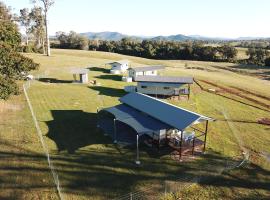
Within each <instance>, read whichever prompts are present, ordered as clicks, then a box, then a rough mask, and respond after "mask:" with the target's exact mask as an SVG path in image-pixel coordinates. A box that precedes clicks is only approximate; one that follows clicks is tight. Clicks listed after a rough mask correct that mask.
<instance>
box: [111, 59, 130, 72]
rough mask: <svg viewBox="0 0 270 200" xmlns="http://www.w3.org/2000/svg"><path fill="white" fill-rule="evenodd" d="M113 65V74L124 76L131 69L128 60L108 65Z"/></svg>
mask: <svg viewBox="0 0 270 200" xmlns="http://www.w3.org/2000/svg"><path fill="white" fill-rule="evenodd" d="M107 64H108V65H111V70H110V73H111V74H122V73H124V72H126V71H127V69H128V68H129V61H128V60H119V61H116V62H111V63H107Z"/></svg>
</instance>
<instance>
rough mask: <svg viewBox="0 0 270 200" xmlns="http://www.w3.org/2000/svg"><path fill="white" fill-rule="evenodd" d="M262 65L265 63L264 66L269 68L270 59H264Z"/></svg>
mask: <svg viewBox="0 0 270 200" xmlns="http://www.w3.org/2000/svg"><path fill="white" fill-rule="evenodd" d="M264 63H265V66H268V67H270V57H268V58H266V59H265V61H264Z"/></svg>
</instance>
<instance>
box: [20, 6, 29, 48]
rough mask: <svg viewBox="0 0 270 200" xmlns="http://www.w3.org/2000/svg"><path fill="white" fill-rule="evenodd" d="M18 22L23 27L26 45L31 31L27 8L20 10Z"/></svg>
mask: <svg viewBox="0 0 270 200" xmlns="http://www.w3.org/2000/svg"><path fill="white" fill-rule="evenodd" d="M19 22H20V24H21V26H23V27H24V29H25V37H26V45H27V46H28V43H29V35H30V32H31V28H30V27H31V26H30V23H31V19H30V15H29V9H28V8H24V9H21V10H20V16H19Z"/></svg>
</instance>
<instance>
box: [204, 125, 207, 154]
mask: <svg viewBox="0 0 270 200" xmlns="http://www.w3.org/2000/svg"><path fill="white" fill-rule="evenodd" d="M207 132H208V120H207V121H206V127H205V132H204V144H203V153H205V149H206V138H207Z"/></svg>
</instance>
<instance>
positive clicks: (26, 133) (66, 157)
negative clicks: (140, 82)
mask: <svg viewBox="0 0 270 200" xmlns="http://www.w3.org/2000/svg"><path fill="white" fill-rule="evenodd" d="M28 56H29V57H32V58H33V59H34V60H35V61H36V62H39V63H40V64H41V67H40V69H39V71H37V72H35V73H36V74H43V75H44V79H41V80H40V81H34V82H32V85H31V87H30V89H29V90H28V93H29V97H30V99H31V101H32V105H33V108H34V111H35V114H36V116H37V119H38V122H39V125H40V127H41V130H42V133H43V135H44V137H43V139H44V141H45V143H46V145H47V146H48V148H49V152H50V155H51V157H52V160H53V164H54V166H55V168H56V172H57V174H58V176H59V180H60V184H61V189H62V193H63V196H64V198H65V199H112V198H117V197H119V196H121V195H125V194H127V193H129V192H132V191H136V190H145V189H148V188H150V191H151V192H150V194H151V195H150V196H152V195H153V194H155V195H156V196H159V192H161V191H163V192H164V190H163V189H164V181H173V182H174V181H175V180H176V179H180V181H179V182H180V183H181V180H183V179H184V178H185V177H193V178H194V177H198V176H200V177H201V181H200V182H199V183H197V184H196V183H194V184H193V185H192V186H191V187H188V188H187V189H185V190H183V191H182V192H181V193H180V194H177V195H176V196H173V195H172V196H171V197H172V198H177V196H180V197H183V198H184V199H241V198H250V199H256V198H266V197H267V195H269V184H270V182H269V181H270V174H269V173H270V172H269V170H270V164H269V160H267V159H266V158H265V156H264V155H269V152H270V145H269V144H270V138H269V130H270V127H269V126H268V127H267V126H264V125H259V124H257V123H256V122H257V120H258V119H259V118H262V117H268V118H270V112H269V111H265V109H264V108H263V107H261V106H259V107H258V108H256V107H255V106H256V105H254V102H250V101H249V100H247V99H245V98H240V97H238V96H235V95H232V94H226V96H227V97H229V98H225V97H222V96H218V95H215V94H212V93H208V92H206V91H202V90H201V89H200V88H199V86H197V85H196V84H194V85H193V86H192V95H191V99H190V101H180V102H178V101H170V102H171V103H173V104H176V105H178V106H182V107H185V108H188V109H190V110H193V111H196V112H199V113H202V114H204V115H207V116H211V117H213V118H215V119H217V121H215V122H212V123H210V129H209V135H208V138H207V139H208V143H207V152H208V153H207V154H206V155H204V156H202V157H200V158H198V159H196V160H194V161H192V162H182V163H179V162H175V161H173V160H172V159H171V158H170V156H169V154H166V153H164V152H163V151H161V152H160V153H158V152H157V151H156V150H154V149H151V148H147V147H143V146H142V150H141V161H142V165H141V166H139V167H138V166H136V165H135V164H134V158H135V149H134V147H129V148H127V147H122V146H119V145H114V144H113V143H112V140H111V139H110V138H109V137H107V136H104V135H103V133H102V132H101V131H99V130H98V129H97V128H96V120H97V114H96V110H97V108H98V107H99V108H100V107H109V106H113V105H116V104H118V98H119V97H121V96H123V95H124V94H125V93H124V92H123V87H124V86H125V85H127V83H124V82H121V81H120V80H121V77H119V76H117V75H116V76H112V75H110V74H108V73H107V71H106V70H107V69H108V68H106V67H105V65H104V63H106V62H109V61H112V60H118V59H129V60H130V61H131V65H132V66H137V65H144V64H164V65H165V66H167V68H166V70H165V71H163V72H162V74H166V75H180V76H181V75H193V76H194V77H195V78H196V79H199V80H208V81H211V82H214V83H218V84H222V85H224V86H226V87H228V88H231V87H232V86H236V87H239V88H241V89H245V90H248V91H251V92H252V93H254V94H258V95H261V96H262V95H263V96H265V97H270V87H269V84H270V82H269V81H267V80H262V79H259V78H257V77H254V76H248V75H243V74H242V73H236V72H232V71H231V70H229V69H230V68H231V67H234V64H229V63H211V62H195V61H160V60H148V59H142V58H136V57H129V56H122V55H119V54H111V53H105V52H89V51H76V50H74V51H72V50H53V51H52V57H50V58H48V57H46V56H42V55H37V54H28ZM74 66H78V67H92V70H91V71H90V72H89V77H90V80H93V79H95V80H97V82H98V83H100V86H91V85H81V84H72V83H69V81H70V80H72V75H71V74H70V73H69V71H70V68H72V67H74ZM45 78H46V79H45ZM48 80H51V81H50V82H48ZM202 84H203V83H202ZM204 86H205V87H207V88H210V87H211V86H209V85H204ZM267 86H268V87H267ZM246 95H247V96H248V97H250V98H254V99H256V100H258V101H261V102H265V103H269V104H270V101H268V100H266V99H263V98H261V97H257V96H255V95H253V94H246ZM8 102H9V103H10V104H11V105H16V104H20V105H22V106H21V108H20V109H17V110H14V111H10V110H6V111H2V112H0V116H1V117H4V116H5V117H6V116H7V117H8V118H6V119H8V120H7V122H4V123H3V124H0V126H1V130H4V131H1V134H0V136H1V141H6V142H5V143H7V145H6V146H7V147H6V149H5V150H2V151H3V152H4V153H5V154H8V155H9V156H4V157H3V158H4V159H2V160H1V162H0V167H1V169H2V168H3V169H5V171H4V173H5V174H4V175H5V176H3V177H4V180H5V181H4V182H2V183H0V186H1V188H4V189H5V188H7V187H9V188H8V189H9V190H7V189H6V190H5V191H3V190H1V191H0V197H2V196H3V197H13V196H12V195H15V194H18V195H21V196H23V197H24V198H25V199H29V198H33V199H35V198H37V197H42V199H53V198H57V192H56V189H55V187H54V184H53V179H52V176H51V174H50V171H49V169H48V166H47V164H46V159H45V157H44V156H43V154H42V148H41V145H40V143H39V140H38V137H37V135H36V133H35V129H34V126H33V123H32V121H31V115H30V112H29V111H28V109H27V105H26V102H25V99H24V97H23V96H19V97H14V98H13V99H11V100H10V101H8ZM241 102H242V103H241ZM245 103H246V104H250V106H249V105H246V104H245ZM1 105H2V104H1ZM3 105H4V104H3ZM3 110H4V109H3ZM228 119H229V120H228ZM15 127H16V128H15ZM15 139H16V141H17V142H14V140H15ZM25 140H26V141H27V142H26V143H24V142H23V141H25ZM14 144H15V145H16V148H13V146H14ZM243 147H244V148H245V149H247V150H248V152H249V154H250V160H249V163H248V164H245V165H244V166H242V167H240V168H237V169H233V170H229V171H224V172H223V173H222V174H218V173H217V172H218V171H221V170H223V169H224V168H225V167H226V166H228V164H230V163H232V162H233V163H234V162H236V163H237V162H238V161H240V160H241V159H242V158H243V155H242V149H243ZM17 148H18V150H17ZM17 151H18V152H19V153H18V152H17ZM22 152H23V153H22ZM5 154H4V155H5ZM20 154H23V155H22V156H21V155H20ZM19 158H20V159H19ZM27 161H30V162H27ZM14 169H16V170H20V169H21V170H20V173H18V171H15V170H14ZM9 175H14V176H13V177H15V178H9V177H8V176H9ZM28 175H29V176H28ZM217 175H218V176H217ZM1 176H2V174H1ZM33 177H36V178H33ZM13 179H14V180H13ZM1 180H2V178H1ZM32 180H33V181H32ZM22 185H25V186H27V187H22ZM179 185H181V184H179ZM151 188H153V189H151ZM154 188H155V189H154ZM12 190H13V191H15V192H11V191H12ZM30 190H31V191H33V192H31V193H28V191H30ZM6 191H7V192H6ZM169 191H170V190H169V188H168V192H169ZM148 193H149V192H148ZM1 195H2V196H1ZM148 195H149V194H148ZM15 197H16V196H15ZM149 198H150V197H149ZM167 198H169V196H167Z"/></svg>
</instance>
